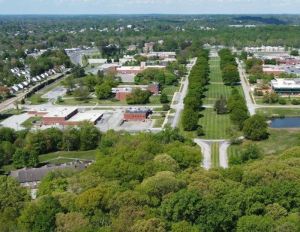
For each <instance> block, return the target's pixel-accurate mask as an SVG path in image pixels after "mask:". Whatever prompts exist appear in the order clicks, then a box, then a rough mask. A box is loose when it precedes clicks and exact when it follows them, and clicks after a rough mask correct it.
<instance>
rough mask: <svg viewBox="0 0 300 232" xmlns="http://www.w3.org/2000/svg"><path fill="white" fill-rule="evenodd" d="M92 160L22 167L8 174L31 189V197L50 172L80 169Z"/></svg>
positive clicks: (34, 196)
mask: <svg viewBox="0 0 300 232" xmlns="http://www.w3.org/2000/svg"><path fill="white" fill-rule="evenodd" d="M91 163H92V161H79V160H76V161H73V162H69V163H64V164H60V165H45V166H42V167H39V168H23V169H19V170H16V171H11V173H10V176H12V177H14V178H15V179H16V180H17V181H18V182H19V183H20V184H21V186H23V187H26V188H29V189H31V197H32V199H35V198H36V192H37V191H36V190H37V186H38V184H39V183H40V182H41V180H42V179H43V178H44V177H45V176H46V175H47V174H48V173H50V172H53V171H57V170H66V169H70V170H75V171H82V170H84V169H85V168H87V167H88V166H89V165H90V164H91Z"/></svg>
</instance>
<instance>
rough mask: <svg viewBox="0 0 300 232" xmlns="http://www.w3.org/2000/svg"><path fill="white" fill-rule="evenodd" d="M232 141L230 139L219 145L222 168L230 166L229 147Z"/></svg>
mask: <svg viewBox="0 0 300 232" xmlns="http://www.w3.org/2000/svg"><path fill="white" fill-rule="evenodd" d="M229 146H230V143H229V142H228V141H223V142H220V146H219V157H220V159H219V160H220V167H221V168H228V153H227V151H228V147H229Z"/></svg>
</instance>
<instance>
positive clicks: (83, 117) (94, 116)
mask: <svg viewBox="0 0 300 232" xmlns="http://www.w3.org/2000/svg"><path fill="white" fill-rule="evenodd" d="M104 113H105V111H103V110H91V111H86V112H78V113H77V114H75V115H74V116H73V117H71V118H70V119H69V120H68V121H69V122H82V121H89V122H95V121H96V120H98V119H99V118H100V117H102V116H103V114H104Z"/></svg>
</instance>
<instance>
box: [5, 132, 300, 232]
mask: <svg viewBox="0 0 300 232" xmlns="http://www.w3.org/2000/svg"><path fill="white" fill-rule="evenodd" d="M133 147H134V149H132V148H133ZM299 153H300V148H299V147H296V148H292V149H290V150H288V151H286V152H284V153H283V154H282V155H279V156H268V157H265V158H263V159H260V160H258V161H249V162H247V163H246V164H243V165H236V166H232V167H231V168H229V169H227V170H218V169H213V170H210V171H206V170H204V169H202V168H201V167H200V165H199V164H200V162H201V159H202V157H201V152H200V149H199V148H198V147H197V146H195V145H194V144H193V143H192V142H191V141H190V140H187V139H184V138H183V137H182V136H180V134H178V131H177V130H175V131H174V130H171V129H166V130H164V131H163V132H161V133H158V134H150V133H139V134H136V135H130V134H126V133H118V132H113V131H109V132H107V133H106V134H103V135H102V136H101V139H99V151H98V157H97V161H96V162H95V163H94V164H92V165H91V166H90V167H88V168H87V169H86V170H85V171H83V172H80V173H78V172H77V173H76V172H75V173H74V172H72V171H58V172H53V173H50V174H48V175H47V176H46V177H45V178H44V179H43V180H42V182H41V184H40V186H39V190H38V199H37V200H35V201H30V200H29V196H28V195H27V193H26V190H25V189H23V188H21V187H19V185H18V184H17V183H16V181H15V180H13V179H12V178H10V177H5V176H2V177H0V186H1V188H0V222H1V223H0V230H1V231H101V232H102V231H107V232H108V231H114V232H118V231H120V232H126V231H128V232H133V231H134V232H143V231H147V232H148V231H160V232H164V231H174V232H179V231H195V232H196V231H245V232H246V231H247V232H248V231H256V232H257V231H261V232H268V231H299V229H300V223H299V222H300V220H299V219H300V217H299V206H300V200H299V199H300V195H299V194H300V183H299V178H300V176H299V173H300V170H299V166H300V163H299V162H300V160H299Z"/></svg>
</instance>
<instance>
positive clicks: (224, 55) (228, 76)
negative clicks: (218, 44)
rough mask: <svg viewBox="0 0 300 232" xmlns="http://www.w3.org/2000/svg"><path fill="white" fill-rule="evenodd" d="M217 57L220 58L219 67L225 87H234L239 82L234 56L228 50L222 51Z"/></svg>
mask: <svg viewBox="0 0 300 232" xmlns="http://www.w3.org/2000/svg"><path fill="white" fill-rule="evenodd" d="M219 56H220V58H221V62H220V67H221V71H222V78H223V82H224V83H225V85H235V84H236V83H238V82H240V75H239V72H238V68H237V64H236V61H235V56H234V55H233V54H232V53H231V51H230V50H229V49H222V50H220V51H219Z"/></svg>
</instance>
